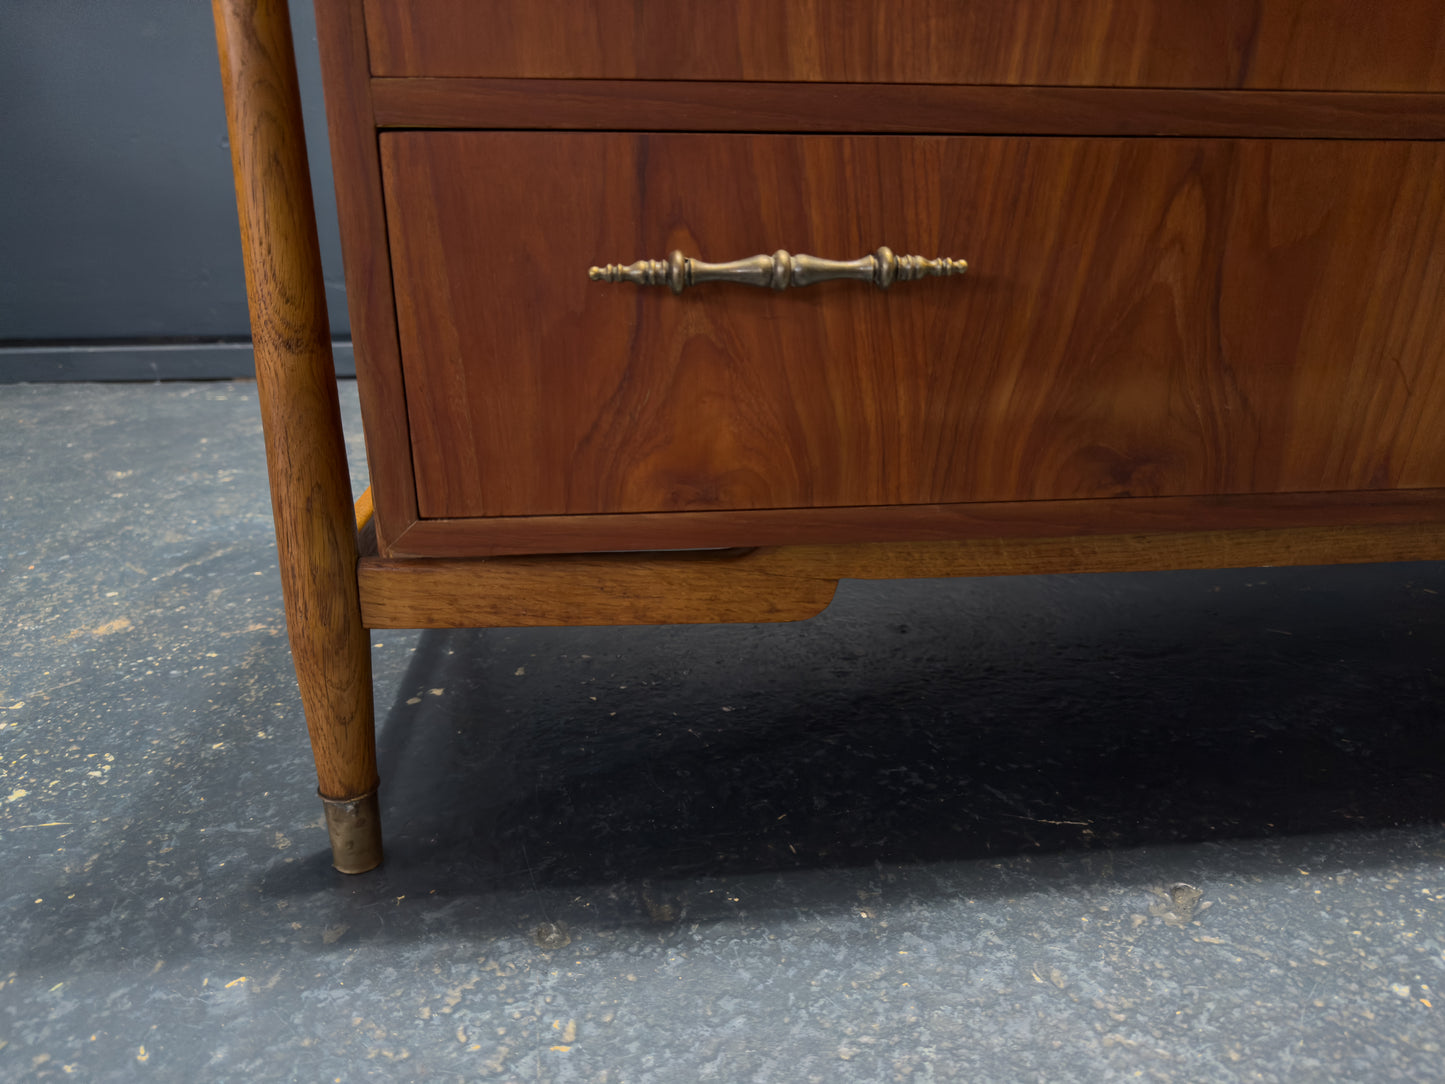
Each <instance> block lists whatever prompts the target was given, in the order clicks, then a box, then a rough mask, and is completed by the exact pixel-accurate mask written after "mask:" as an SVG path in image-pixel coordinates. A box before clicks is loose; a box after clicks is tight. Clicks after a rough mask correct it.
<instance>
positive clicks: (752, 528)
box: [391, 489, 1445, 557]
mask: <svg viewBox="0 0 1445 1084" xmlns="http://www.w3.org/2000/svg"><path fill="white" fill-rule="evenodd" d="M1347 523H1348V524H1355V525H1369V524H1377V525H1386V524H1412V523H1445V490H1440V489H1405V490H1384V491H1378V492H1377V491H1366V492H1356V493H1280V494H1275V493H1271V494H1266V495H1244V496H1232V497H1130V498H1127V499H1124V500H1108V499H1105V500H1086V501H1005V502H997V503H988V502H979V503H967V504H920V505H903V506H882V507H872V508H870V507H862V508H773V509H765V510H762V511H730V512H654V513H646V512H642V513H631V514H625V515H613V516H500V517H493V518H490V519H436V520H420V521H418V522H417V523H415V524H413V525H412V527H411V529H410V530H408V531H407V532H406V533H405V534H403V535H402V536H401V537H400V538H398V539H396V540H395V541H394V542H393V544H392V550H391V556H395V557H456V556H468V557H490V556H501V555H507V554H522V553H584V552H587V551H589V550H602V551H606V550H647V549H676V550H683V549H707V548H716V547H729V548H737V547H754V546H784V545H793V544H798V545H809V544H821V543H838V542H914V541H930V540H933V541H947V540H955V539H970V538H973V539H985V538H1060V537H1064V536H1084V535H1103V534H1121V533H1126V532H1154V533H1159V532H1163V531H1170V530H1174V531H1205V530H1208V531H1215V530H1249V529H1262V528H1283V527H1334V526H1340V525H1341V524H1347Z"/></svg>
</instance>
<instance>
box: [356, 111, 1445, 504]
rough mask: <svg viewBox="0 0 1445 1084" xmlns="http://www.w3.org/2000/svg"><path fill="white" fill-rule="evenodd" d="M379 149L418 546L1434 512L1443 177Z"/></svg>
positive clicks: (496, 140) (980, 154) (637, 144)
mask: <svg viewBox="0 0 1445 1084" xmlns="http://www.w3.org/2000/svg"><path fill="white" fill-rule="evenodd" d="M380 139H381V150H382V163H383V170H384V181H385V188H386V199H387V212H388V229H389V232H390V241H391V249H392V253H391V254H392V261H393V271H394V274H395V288H396V300H397V313H398V321H399V328H400V333H401V340H402V343H401V345H402V358H403V368H404V374H405V383H406V393H407V409H408V412H409V418H410V424H411V432H412V441H413V458H414V466H415V473H416V483H417V496H418V506H419V509H420V513H421V515H422V516H423V517H424V518H437V517H446V518H468V517H486V516H527V515H548V514H576V513H627V512H646V511H682V510H720V509H767V508H809V507H847V506H870V505H898V504H915V503H940V502H958V501H1024V500H1047V499H1067V498H1094V497H1126V496H1169V495H1186V494H1271V493H1286V492H1324V491H1342V490H1367V489H1392V488H1399V487H1437V486H1445V346H1442V343H1445V304H1442V303H1441V298H1442V297H1445V216H1442V210H1445V147H1442V146H1441V145H1440V144H1438V143H1423V142H1417V143H1404V142H1401V143H1386V142H1349V141H1329V142H1321V141H1308V140H1282V141H1269V140H1186V139H1169V140H1163V139H1124V140H1110V139H1067V138H1037V139H1020V138H974V137H882V136H841V137H834V136H788V135H757V136H753V135H717V134H663V135H639V134H629V133H536V132H396V133H387V134H383V135H382V136H381V137H380ZM880 245H888V246H890V247H891V248H893V249H894V250H895V251H896V252H898V253H914V254H919V255H923V256H928V257H933V256H953V257H962V258H966V259H967V260H968V261H969V264H970V271H969V272H968V274H967V275H965V276H963V277H961V278H948V279H943V278H933V279H925V280H923V281H919V282H908V283H900V284H895V285H894V286H893V287H892V288H891V289H889V290H887V291H886V292H885V291H881V290H878V289H877V288H875V287H873V286H871V285H868V284H865V283H860V282H827V283H821V284H818V285H814V286H809V287H806V288H802V289H789V290H787V291H784V292H774V291H770V290H765V289H757V288H754V287H748V286H739V285H733V284H709V285H701V286H694V287H691V288H689V289H687V290H686V291H685V292H683V293H682V294H681V295H680V296H674V295H673V294H672V293H671V292H670V291H668V290H667V289H665V288H661V287H638V286H634V285H631V284H627V283H605V282H593V281H589V279H588V276H587V273H586V272H587V269H588V267H589V266H590V265H593V264H608V263H630V262H631V261H634V260H638V259H642V258H651V259H662V258H664V257H665V256H666V255H667V254H668V253H669V252H671V251H672V250H680V251H682V252H683V253H684V254H686V255H688V256H693V257H697V258H700V259H702V260H708V261H713V262H718V261H725V260H733V259H737V258H740V257H745V256H751V255H754V254H759V253H771V252H773V251H774V250H776V249H779V248H782V249H786V250H788V251H790V252H793V253H810V254H813V255H816V256H822V257H828V258H833V259H853V258H857V257H860V256H863V255H864V254H866V253H869V252H871V251H873V250H874V249H876V248H878V247H879V246H880Z"/></svg>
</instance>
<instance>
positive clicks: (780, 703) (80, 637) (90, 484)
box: [0, 383, 1445, 1084]
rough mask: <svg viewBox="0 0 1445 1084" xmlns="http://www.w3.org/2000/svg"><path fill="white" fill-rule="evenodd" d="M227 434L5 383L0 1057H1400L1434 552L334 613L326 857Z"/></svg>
mask: <svg viewBox="0 0 1445 1084" xmlns="http://www.w3.org/2000/svg"><path fill="white" fill-rule="evenodd" d="M342 391H343V402H344V404H345V411H346V414H347V417H348V426H349V429H350V431H351V432H353V433H355V432H357V430H358V426H357V424H356V416H357V412H356V407H355V393H354V390H353V388H352V387H351V386H350V385H348V384H344V385H343V387H342ZM259 428H260V427H259V422H258V416H257V407H256V401H255V392H254V389H253V388H252V387H251V386H250V385H248V384H245V383H237V384H192V385H165V386H155V385H151V386H49V387H24V386H20V387H14V386H12V387H3V388H0V456H3V459H0V462H3V473H0V848H3V854H0V931H3V939H0V1080H5V1081H21V1080H25V1081H28V1080H66V1079H75V1080H85V1081H133V1080H148V1079H154V1080H164V1081H185V1082H194V1081H257V1080H267V1081H272V1080H276V1081H280V1080H296V1081H308V1082H309V1081H346V1082H350V1081H359V1080H378V1081H428V1082H430V1081H451V1080H456V1081H475V1080H499V1081H509V1080H515V1081H558V1082H562V1081H608V1082H636V1084H644V1082H676V1081H714V1080H715V1081H720V1082H738V1081H767V1082H772V1081H778V1082H793V1081H800V1082H807V1081H818V1082H828V1084H832V1082H837V1081H859V1082H880V1081H917V1082H926V1081H938V1080H961V1081H969V1082H980V1081H1000V1082H1002V1081H1008V1082H1016V1081H1049V1082H1067V1081H1089V1082H1093V1081H1105V1080H1146V1081H1178V1082H1181V1084H1200V1082H1206V1081H1236V1080H1238V1081H1291V1082H1293V1081H1306V1080H1307V1081H1315V1080H1328V1079H1337V1080H1349V1081H1366V1080H1368V1081H1387V1080H1409V1081H1438V1080H1440V1079H1441V1076H1442V1066H1445V1051H1442V1049H1441V1048H1442V1044H1445V830H1442V827H1441V824H1442V817H1445V725H1442V724H1445V720H1442V716H1445V677H1442V666H1445V566H1441V565H1394V566H1388V565H1381V566H1366V567H1356V568H1328V569H1286V570H1269V571H1243V572H1220V573H1215V572H1203V573H1198V572H1191V573H1177V574H1151V575H1137V576H1079V577H1061V578H1032V577H1029V578H1017V579H1008V580H1004V579H998V580H976V581H955V582H915V583H897V584H887V583H885V584H856V583H854V584H844V585H843V587H842V588H841V589H840V592H839V597H838V599H837V601H836V602H835V603H834V605H833V606H832V608H831V609H830V610H828V612H827V613H825V614H824V615H823V616H822V617H820V618H818V619H816V620H814V621H812V622H809V623H805V624H799V625H785V626H764V627H701V628H639V629H568V630H536V631H499V632H474V631H461V632H426V633H397V632H386V633H377V634H375V635H374V642H375V647H374V651H373V655H374V658H375V662H376V671H377V673H376V682H377V685H376V687H377V702H378V706H379V712H380V717H381V719H382V730H381V734H380V739H379V743H380V750H381V757H382V770H383V775H384V780H385V782H384V784H383V791H382V794H383V811H384V815H385V817H386V819H387V826H388V839H387V842H388V846H389V859H388V861H387V864H386V865H385V867H384V868H383V869H382V870H380V871H378V872H376V873H374V874H371V875H367V876H363V877H359V878H347V877H343V876H341V875H339V874H336V873H334V872H332V871H331V870H330V869H329V868H328V866H327V860H326V855H325V853H324V850H323V847H324V833H323V831H322V829H321V827H320V816H319V814H320V808H319V803H318V802H317V801H316V799H315V797H314V785H315V784H314V776H313V775H312V771H311V767H310V763H309V753H308V750H307V745H306V737H305V731H304V725H303V722H302V718H301V715H300V712H299V709H298V706H297V697H296V693H295V687H294V684H293V677H292V673H291V669H290V663H289V658H288V651H287V646H286V638H285V634H284V629H283V623H282V614H281V602H280V592H279V582H278V578H277V572H276V567H275V563H274V559H275V546H274V541H273V538H272V535H271V525H270V515H269V504H268V497H267V493H266V488H265V475H264V469H263V464H262V459H261V443H260V432H259ZM352 452H353V458H354V459H355V460H356V461H357V465H358V467H360V463H361V449H360V444H359V440H358V441H355V442H354V443H353V447H352Z"/></svg>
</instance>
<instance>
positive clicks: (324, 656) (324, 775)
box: [211, 0, 381, 873]
mask: <svg viewBox="0 0 1445 1084" xmlns="http://www.w3.org/2000/svg"><path fill="white" fill-rule="evenodd" d="M211 6H212V13H213V14H214V16H215V21H216V39H217V44H218V46H219V48H220V54H221V78H222V82H223V84H224V87H225V94H226V122H227V125H228V127H229V129H230V135H231V158H232V165H233V167H234V170H235V175H236V203H237V206H238V209H239V212H240V219H241V246H242V251H243V253H244V256H245V262H246V291H247V295H248V297H249V300H250V304H251V332H252V337H253V339H254V341H255V348H256V390H257V392H258V394H259V397H260V400H261V421H262V424H263V426H264V428H265V433H266V465H267V469H268V471H269V473H270V478H271V507H272V510H273V512H274V513H275V519H276V548H277V551H278V554H279V557H280V563H281V587H282V591H283V594H284V596H285V603H286V625H287V630H288V632H289V635H290V639H291V652H292V655H293V656H294V657H295V662H296V677H297V680H298V682H299V684H300V686H301V704H302V707H303V708H304V710H305V712H306V725H307V728H308V729H309V731H310V733H311V749H312V752H313V753H314V754H315V756H316V775H317V780H318V783H319V789H320V792H321V797H322V799H323V804H324V807H325V810H326V823H327V827H328V829H329V831H330V834H331V845H332V857H333V862H334V864H335V865H336V868H337V869H339V870H341V871H342V872H343V873H363V872H365V871H366V870H368V869H372V868H373V867H375V866H376V865H377V864H378V863H380V862H381V823H380V818H379V817H378V816H377V800H376V785H377V776H376V737H375V729H374V720H373V714H372V702H371V654H370V644H369V641H368V637H367V634H366V630H365V629H364V628H363V627H362V624H361V607H360V604H359V602H358V599H357V586H356V585H357V581H356V522H355V519H354V514H353V511H352V504H351V488H350V481H349V475H348V471H347V466H346V449H345V444H344V442H343V439H342V433H341V411H340V408H339V406H338V403H337V398H336V371H335V367H334V365H333V363H332V358H331V334H330V328H329V326H328V324H327V320H326V298H325V292H324V284H323V281H322V277H321V254H320V248H319V245H318V243H317V239H316V212H315V208H314V207H313V206H312V202H311V179H310V173H309V170H308V167H307V162H306V143H305V139H304V137H303V132H302V124H301V96H300V93H299V91H298V89H297V83H296V62H295V55H294V53H293V51H292V44H291V24H290V20H289V18H288V13H287V9H286V0H212V5H211Z"/></svg>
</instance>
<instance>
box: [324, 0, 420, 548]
mask: <svg viewBox="0 0 1445 1084" xmlns="http://www.w3.org/2000/svg"><path fill="white" fill-rule="evenodd" d="M315 3H316V30H317V38H318V41H319V43H320V47H321V72H322V79H323V83H324V87H325V93H326V115H327V120H328V124H327V127H328V128H329V130H330V135H331V159H332V168H333V170H334V173H335V183H336V207H337V214H338V215H339V217H340V220H341V250H342V261H343V264H344V266H345V269H346V300H347V307H348V309H349V312H350V316H351V334H352V339H353V342H354V346H355V352H356V380H357V384H358V389H359V391H360V397H361V418H362V426H363V428H364V430H365V433H366V455H367V465H368V467H369V469H370V472H371V483H372V493H373V496H374V499H375V504H376V531H377V541H378V546H379V547H380V550H381V552H382V553H386V552H387V542H388V540H390V539H394V538H398V537H400V536H401V534H402V533H403V532H405V530H406V529H407V528H408V527H409V526H410V525H411V524H412V523H413V522H414V521H415V520H416V518H417V511H416V486H415V482H414V481H413V477H412V464H411V441H410V437H409V434H408V432H407V420H406V410H405V402H406V390H405V387H404V385H403V383H402V375H401V355H400V352H399V349H398V344H397V336H396V317H395V311H394V308H393V298H392V283H391V260H390V257H389V254H388V251H387V240H386V214H385V208H384V206H383V203H382V195H381V165H380V162H379V161H378V158H377V148H376V130H375V127H374V123H375V122H374V120H373V117H372V108H371V83H370V73H369V72H368V70H367V68H368V59H367V48H366V28H365V25H364V18H363V14H362V9H361V4H360V2H359V0H315Z"/></svg>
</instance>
